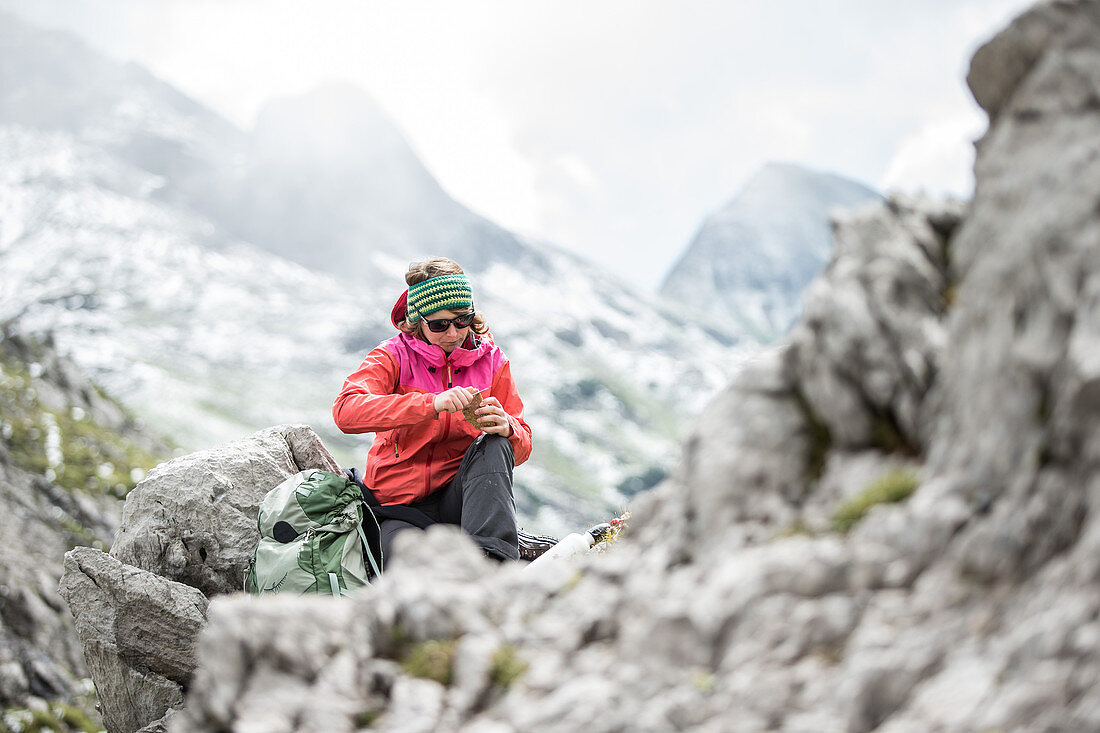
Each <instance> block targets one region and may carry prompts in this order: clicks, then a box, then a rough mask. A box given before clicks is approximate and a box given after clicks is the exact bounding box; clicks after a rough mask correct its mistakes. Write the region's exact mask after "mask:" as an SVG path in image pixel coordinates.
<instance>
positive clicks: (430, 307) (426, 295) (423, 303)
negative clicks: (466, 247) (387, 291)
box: [405, 275, 474, 323]
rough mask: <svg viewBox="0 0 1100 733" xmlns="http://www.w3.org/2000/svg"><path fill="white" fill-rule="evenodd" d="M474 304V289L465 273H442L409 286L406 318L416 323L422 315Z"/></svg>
mask: <svg viewBox="0 0 1100 733" xmlns="http://www.w3.org/2000/svg"><path fill="white" fill-rule="evenodd" d="M473 304H474V291H473V290H472V289H471V288H470V281H469V280H468V279H467V278H466V276H465V275H440V276H439V277H432V278H428V279H427V280H424V281H423V282H418V283H417V284H416V285H410V286H409V302H408V311H407V316H406V318H405V320H407V321H408V322H409V323H416V322H417V321H419V320H420V317H421V316H430V315H431V314H433V313H435V312H436V311H441V310H454V309H456V308H469V307H471V306H473Z"/></svg>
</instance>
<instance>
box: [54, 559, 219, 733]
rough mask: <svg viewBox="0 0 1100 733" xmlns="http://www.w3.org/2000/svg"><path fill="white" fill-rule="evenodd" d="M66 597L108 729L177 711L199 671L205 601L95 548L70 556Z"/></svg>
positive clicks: (189, 590)
mask: <svg viewBox="0 0 1100 733" xmlns="http://www.w3.org/2000/svg"><path fill="white" fill-rule="evenodd" d="M61 595H62V597H63V598H64V599H65V601H66V602H67V603H68V604H69V607H70V608H71V609H72V612H73V616H74V617H75V619H76V633H77V636H78V638H79V639H80V643H81V645H82V646H83V648H84V659H85V661H86V662H87V665H88V669H89V670H90V671H91V676H92V679H93V680H94V681H95V684H96V691H97V692H98V693H99V700H100V712H101V713H102V715H103V722H104V724H105V725H106V726H107V729H108V730H110V731H112V733H115V732H122V731H125V732H126V733H130V732H132V731H136V730H138V729H139V728H142V727H143V726H145V725H146V724H148V723H149V722H150V721H154V720H157V719H159V718H161V717H162V716H164V715H165V713H166V712H167V711H168V710H169V709H171V708H175V707H179V705H180V704H181V703H182V702H183V693H184V690H185V689H186V685H187V683H188V681H189V680H190V678H191V674H192V672H194V669H195V666H196V662H195V655H194V642H195V638H196V637H197V635H198V632H199V630H200V629H201V628H202V627H203V626H204V625H205V622H206V607H207V600H206V596H204V595H203V594H202V593H201V592H200V591H198V590H196V589H194V588H192V587H190V586H187V585H183V584H182V583H176V582H173V581H171V580H168V579H166V578H162V577H160V576H158V575H154V574H153V573H150V572H147V571H145V570H140V569H138V568H135V567H133V566H130V565H124V564H122V563H120V562H119V561H118V560H116V559H114V558H113V557H111V556H110V555H108V554H107V553H105V552H102V551H100V550H95V549H92V548H90V547H78V548H76V549H75V550H72V551H71V552H69V553H68V554H66V555H65V576H64V577H63V578H62V581H61Z"/></svg>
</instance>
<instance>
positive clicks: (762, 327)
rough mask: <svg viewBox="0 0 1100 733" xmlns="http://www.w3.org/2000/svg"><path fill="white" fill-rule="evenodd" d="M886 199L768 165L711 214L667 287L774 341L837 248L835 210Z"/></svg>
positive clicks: (840, 180)
mask: <svg viewBox="0 0 1100 733" xmlns="http://www.w3.org/2000/svg"><path fill="white" fill-rule="evenodd" d="M881 198H882V197H881V195H880V194H878V193H877V192H875V191H873V190H872V189H870V188H868V187H867V186H864V185H862V184H860V183H857V182H855V181H852V180H849V179H847V178H844V177H842V176H838V175H835V174H832V173H820V172H816V171H812V170H809V169H807V168H804V167H801V166H798V165H794V164H790V163H769V164H767V165H765V166H764V167H763V168H762V169H760V170H759V171H758V172H757V173H756V174H754V175H753V176H752V177H751V178H750V179H749V181H748V182H747V183H746V184H745V186H744V188H743V189H742V191H741V192H740V193H739V194H738V195H737V196H736V197H735V198H733V199H732V200H731V201H730V202H729V203H728V204H726V205H725V206H724V207H722V208H721V209H719V210H718V211H716V212H715V213H713V214H711V215H710V216H708V217H707V219H706V220H705V221H704V222H703V225H702V227H701V228H700V229H699V232H698V233H697V234H696V236H695V238H694V239H693V240H692V242H691V244H690V245H689V246H688V248H687V249H686V250H685V252H684V253H683V255H681V257H680V259H679V260H678V261H677V262H676V264H674V265H673V267H672V268H671V269H670V271H669V273H668V275H666V277H665V280H664V282H663V283H662V284H661V288H660V292H661V294H662V295H665V296H668V297H669V298H675V299H676V300H678V301H680V302H682V303H684V304H685V305H687V306H689V307H692V308H695V309H696V310H697V311H699V313H701V314H703V315H704V316H705V317H707V318H709V319H712V320H713V321H714V322H718V323H729V324H732V326H733V328H735V329H737V330H739V331H742V332H746V333H750V334H753V335H754V336H755V337H757V338H759V339H760V340H762V341H772V340H774V339H775V338H777V337H779V336H781V335H782V334H783V333H785V332H786V331H787V329H788V328H789V327H790V326H791V324H792V323H793V322H794V320H795V318H796V317H797V316H798V313H799V311H800V303H801V293H802V291H803V290H805V288H806V286H807V285H809V283H810V281H811V280H813V278H814V277H816V276H817V275H818V274H819V273H820V272H821V270H822V269H823V268H824V267H825V263H826V262H827V261H828V258H829V255H830V253H831V252H832V248H833V243H832V234H831V232H830V229H829V221H828V213H829V211H830V210H831V209H834V208H848V207H856V206H859V205H861V204H866V203H868V202H871V201H877V200H881Z"/></svg>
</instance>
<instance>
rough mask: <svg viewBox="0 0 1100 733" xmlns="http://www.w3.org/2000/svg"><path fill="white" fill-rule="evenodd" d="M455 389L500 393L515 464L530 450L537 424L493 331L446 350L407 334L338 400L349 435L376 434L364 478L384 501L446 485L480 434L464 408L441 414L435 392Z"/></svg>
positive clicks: (364, 368)
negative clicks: (526, 416)
mask: <svg viewBox="0 0 1100 733" xmlns="http://www.w3.org/2000/svg"><path fill="white" fill-rule="evenodd" d="M475 339H476V340H475ZM463 347H468V348H463ZM452 386H454V387H475V388H477V389H479V390H483V389H487V390H488V393H487V394H483V396H492V397H496V398H497V399H498V400H499V401H500V404H501V406H502V407H503V408H504V411H505V412H506V413H508V415H509V419H508V422H509V424H510V425H511V426H512V435H511V437H509V438H508V440H509V441H510V442H511V444H512V449H513V450H514V452H515V461H516V465H517V466H518V465H519V464H521V463H523V462H524V461H526V460H527V458H528V456H530V455H531V428H530V427H529V426H528V425H527V423H526V422H524V420H523V402H522V401H521V400H520V398H519V393H518V392H517V391H516V385H515V382H514V381H512V371H511V368H510V367H509V365H508V359H507V357H505V356H504V352H502V351H501V350H500V349H499V348H497V346H496V345H495V344H494V343H493V341H492V338H491V337H490V336H489V335H488V334H485V335H484V336H481V337H480V338H478V337H475V335H474V334H472V333H471V334H470V337H469V338H467V339H466V341H465V342H464V344H463V346H459V347H457V348H456V349H455V350H454V351H452V352H451V353H450V354H447V353H445V352H444V351H443V349H442V348H440V347H439V346H435V345H433V344H429V343H427V342H426V341H422V340H420V339H419V338H417V337H415V336H412V335H410V334H407V333H401V334H399V335H398V336H395V337H394V338H392V339H390V340H389V341H384V342H382V343H381V344H379V345H378V346H377V347H376V348H375V349H374V350H372V351H371V352H370V353H369V354H367V358H366V359H364V360H363V363H362V364H361V365H360V366H359V369H358V370H356V371H355V372H354V373H353V374H351V375H350V376H348V378H347V379H346V380H344V388H343V390H341V392H340V395H339V396H338V397H337V398H336V402H335V403H333V405H332V419H333V420H334V421H335V422H336V427H338V428H340V430H342V431H343V432H345V433H376V436H375V439H374V443H373V444H372V445H371V448H370V452H369V453H368V454H367V466H366V471H364V483H365V484H366V485H367V486H369V487H370V488H371V489H372V490H373V491H374V494H375V496H377V497H378V500H379V501H380V502H381V503H382V504H408V503H410V502H414V501H419V500H421V499H423V498H425V497H426V496H428V495H429V494H431V493H432V492H434V491H436V490H438V489H441V488H443V486H445V485H446V484H447V482H448V481H450V480H451V479H452V478H453V477H454V475H455V473H456V472H457V471H458V466H459V464H460V463H462V456H463V454H465V452H466V449H467V448H469V447H470V444H471V443H473V441H474V439H475V438H476V437H477V436H478V435H480V434H481V431H480V430H477V429H476V428H474V427H473V426H472V425H470V424H469V423H468V422H466V420H465V419H463V417H462V413H450V412H441V413H439V414H436V411H435V407H434V401H435V395H437V394H439V393H440V392H442V391H444V390H445V389H447V388H448V387H452Z"/></svg>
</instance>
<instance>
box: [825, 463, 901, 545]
mask: <svg viewBox="0 0 1100 733" xmlns="http://www.w3.org/2000/svg"><path fill="white" fill-rule="evenodd" d="M917 485H918V481H917V476H916V474H914V473H913V472H912V471H905V470H898V471H891V472H890V473H888V474H886V475H884V476H882V477H881V478H880V479H878V480H877V481H875V482H874V483H872V484H871V485H870V486H868V487H867V488H866V489H864V490H863V491H862V492H860V493H859V494H858V495H856V496H854V497H852V498H851V499H849V500H848V501H846V502H844V503H843V504H841V505H840V507H839V508H838V509H837V510H836V512H834V513H833V529H834V530H836V531H837V532H843V533H845V534H846V533H848V532H849V531H851V529H852V527H854V526H856V525H857V524H859V522H860V520H862V519H863V518H864V517H865V516H867V512H869V511H871V508H872V507H874V506H877V505H879V504H892V503H897V502H899V501H904V500H905V499H907V498H909V495H910V494H912V493H913V492H914V491H915V490H916V488H917Z"/></svg>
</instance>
